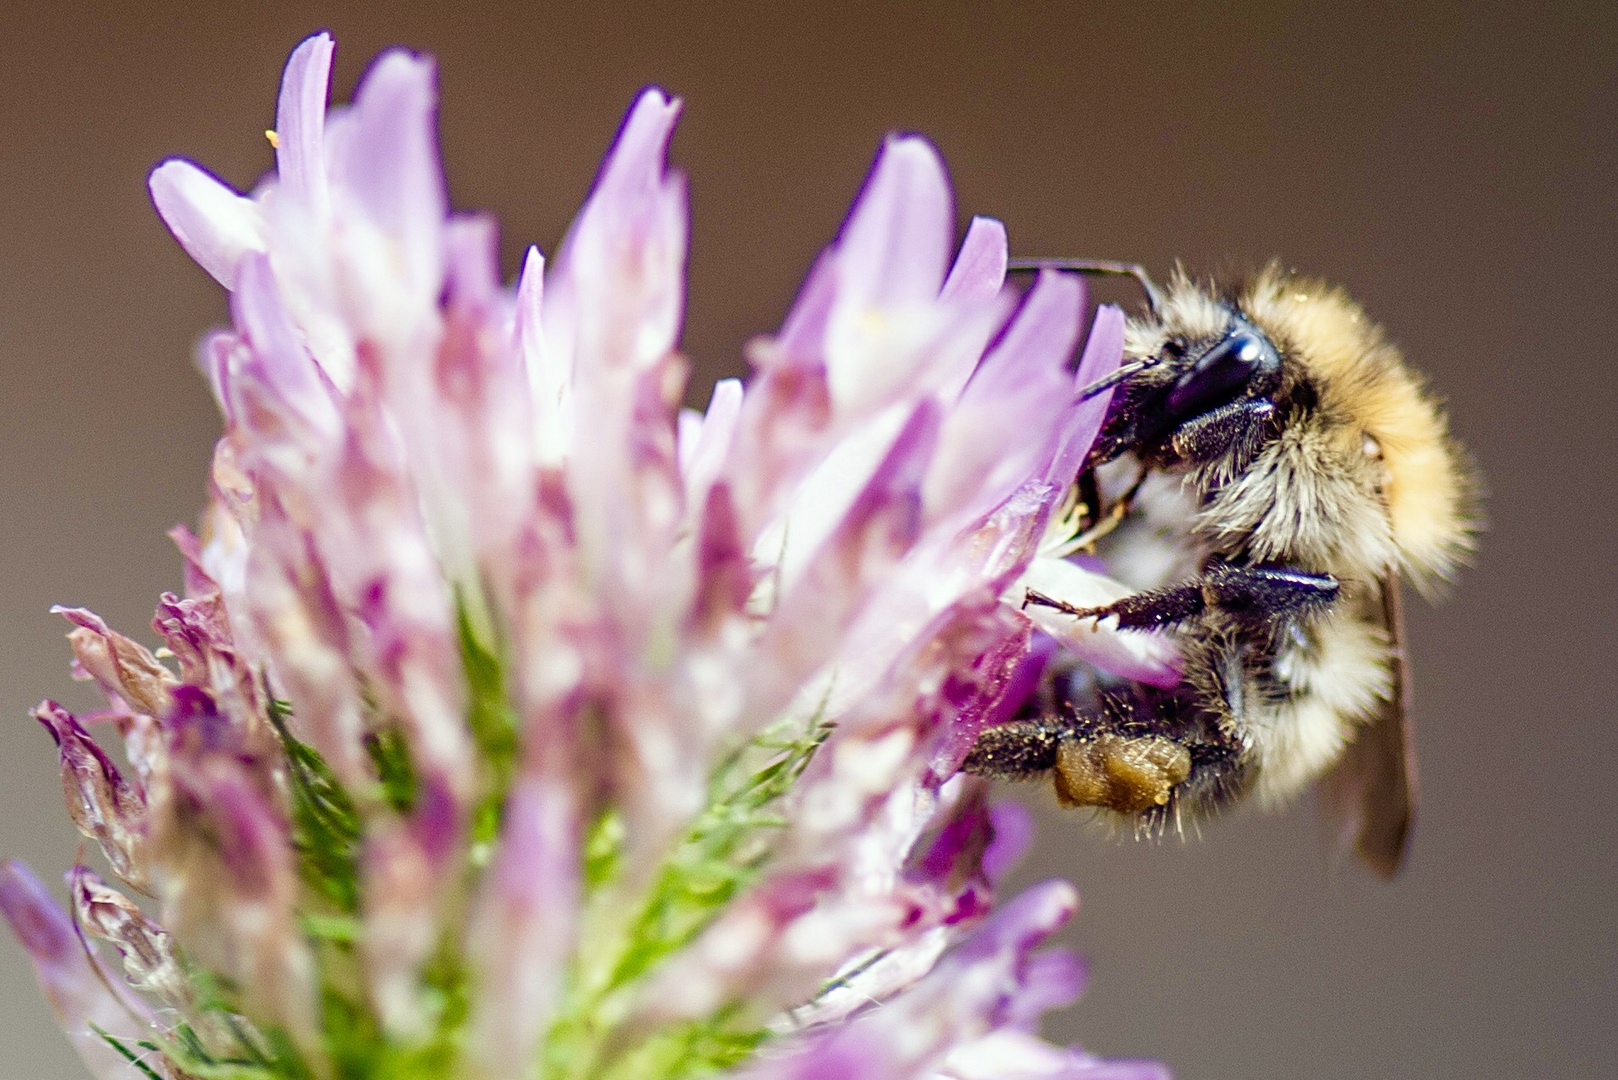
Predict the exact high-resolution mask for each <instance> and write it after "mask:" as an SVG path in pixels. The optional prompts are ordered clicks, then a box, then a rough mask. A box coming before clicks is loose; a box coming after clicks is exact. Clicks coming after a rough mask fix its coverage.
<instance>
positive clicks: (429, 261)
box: [332, 49, 448, 304]
mask: <svg viewBox="0 0 1618 1080" xmlns="http://www.w3.org/2000/svg"><path fill="white" fill-rule="evenodd" d="M434 80H435V74H434V64H433V62H432V61H431V60H428V59H425V58H423V57H419V56H415V55H412V54H411V53H408V52H405V51H404V50H402V49H395V50H393V51H391V52H386V53H383V54H382V56H380V57H378V58H377V60H376V61H375V62H374V63H373V64H372V65H371V68H370V70H369V71H367V72H366V74H365V77H364V78H363V79H362V80H361V82H360V85H359V87H358V88H357V89H356V90H355V93H354V105H353V111H352V113H351V114H350V120H351V123H350V124H349V126H348V127H347V128H346V130H345V131H344V135H343V138H342V139H341V140H338V141H337V142H336V145H335V146H334V147H333V152H334V154H335V155H336V160H334V161H333V162H332V168H333V172H334V174H335V175H336V177H337V179H338V181H339V183H340V184H341V185H342V188H343V190H344V191H345V192H347V193H348V194H349V195H350V196H351V197H352V198H354V199H355V200H356V202H357V203H358V206H359V208H360V209H361V210H362V211H363V212H364V213H365V215H366V216H367V217H368V218H369V220H370V221H371V222H372V223H373V224H374V225H375V226H376V227H377V228H379V229H380V230H381V231H382V232H383V233H384V234H385V235H386V236H387V237H389V238H390V239H391V240H392V242H393V244H394V245H395V246H394V248H393V250H392V251H391V252H390V253H389V254H390V255H391V257H392V258H393V259H394V260H396V261H397V263H398V268H399V270H402V271H403V274H402V283H403V284H404V285H405V286H406V287H407V288H408V289H409V290H410V291H411V294H412V295H413V296H418V297H420V298H421V299H423V300H425V301H426V302H427V303H429V304H430V303H431V302H432V301H433V300H435V299H436V297H437V292H438V284H439V282H440V281H441V280H442V276H443V259H444V250H443V228H444V218H445V217H446V215H447V213H448V202H447V199H446V196H445V192H444V175H443V168H442V166H441V165H440V164H439V160H438V139H437V137H436V134H435V131H434V126H433V122H434V116H435V113H436V111H437V107H438V93H437V90H436V88H435V86H434Z"/></svg>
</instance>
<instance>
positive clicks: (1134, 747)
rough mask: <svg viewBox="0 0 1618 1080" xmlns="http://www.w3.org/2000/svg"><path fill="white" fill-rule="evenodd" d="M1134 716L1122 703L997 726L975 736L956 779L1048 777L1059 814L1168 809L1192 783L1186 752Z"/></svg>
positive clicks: (1105, 702)
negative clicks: (1178, 788) (1065, 810)
mask: <svg viewBox="0 0 1618 1080" xmlns="http://www.w3.org/2000/svg"><path fill="white" fill-rule="evenodd" d="M1132 716H1133V713H1132V710H1131V707H1130V705H1129V704H1128V703H1127V702H1124V701H1120V700H1116V699H1105V700H1103V702H1102V704H1101V708H1100V710H1099V711H1097V712H1089V711H1086V712H1084V713H1068V714H1067V715H1065V716H1061V717H1048V718H1040V719H1024V720H1013V721H1010V722H1009V723H1004V724H997V725H995V726H994V727H991V728H986V729H984V731H983V732H982V733H981V734H980V735H979V736H978V741H977V744H976V745H975V746H973V747H972V752H971V753H970V754H968V755H967V757H966V761H965V762H963V763H962V765H961V771H962V772H966V773H972V774H975V775H978V776H990V777H994V778H996V779H1000V780H1026V779H1030V778H1032V777H1035V776H1041V775H1044V774H1045V773H1051V774H1053V779H1054V780H1055V786H1056V797H1057V800H1058V801H1059V802H1061V803H1062V805H1064V806H1099V807H1105V808H1106V809H1109V810H1116V811H1117V812H1119V813H1121V814H1140V813H1142V812H1145V811H1148V810H1152V809H1154V808H1157V807H1163V806H1167V805H1168V803H1169V800H1170V798H1171V797H1172V793H1173V790H1174V787H1175V785H1176V784H1179V783H1181V782H1183V781H1184V780H1185V779H1186V778H1187V777H1188V776H1190V775H1191V767H1192V751H1191V750H1190V749H1189V748H1188V747H1187V746H1185V745H1183V744H1182V743H1181V742H1180V741H1179V740H1177V739H1175V738H1172V737H1170V736H1167V735H1159V734H1154V733H1152V732H1150V731H1148V730H1145V729H1144V727H1143V726H1142V725H1141V724H1139V723H1138V722H1135V721H1133V720H1132Z"/></svg>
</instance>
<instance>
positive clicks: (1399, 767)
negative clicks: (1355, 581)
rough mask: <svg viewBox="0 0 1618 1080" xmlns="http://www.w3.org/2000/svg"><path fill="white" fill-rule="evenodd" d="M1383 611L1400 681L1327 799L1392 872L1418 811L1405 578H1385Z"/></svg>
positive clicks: (1372, 856)
mask: <svg viewBox="0 0 1618 1080" xmlns="http://www.w3.org/2000/svg"><path fill="white" fill-rule="evenodd" d="M1382 618H1383V625H1384V626H1385V627H1386V629H1387V634H1388V644H1389V647H1390V651H1391V663H1392V668H1393V685H1392V686H1391V687H1390V689H1389V692H1388V699H1387V700H1386V701H1385V702H1382V703H1381V704H1380V706H1379V707H1378V710H1377V712H1376V715H1374V716H1373V717H1372V718H1371V721H1370V722H1369V723H1368V724H1366V725H1365V726H1364V727H1363V728H1361V729H1360V732H1359V735H1358V737H1357V738H1356V739H1355V740H1354V742H1353V743H1351V744H1350V745H1349V747H1348V748H1347V750H1345V751H1344V753H1343V758H1342V760H1341V761H1340V762H1338V764H1337V766H1336V767H1335V768H1334V769H1333V770H1332V771H1331V772H1330V773H1328V774H1327V775H1326V777H1325V778H1324V779H1323V780H1322V781H1321V785H1320V800H1321V806H1322V808H1323V810H1324V812H1325V814H1326V817H1327V821H1328V822H1329V823H1330V825H1331V826H1332V827H1333V831H1334V833H1335V836H1336V839H1337V841H1338V842H1339V843H1340V844H1341V845H1342V846H1343V847H1349V846H1352V847H1353V849H1354V852H1355V853H1356V854H1357V855H1358V856H1359V857H1360V860H1361V861H1362V862H1364V863H1365V864H1366V865H1367V866H1369V867H1370V868H1371V869H1372V870H1374V871H1376V873H1377V874H1378V875H1379V876H1381V877H1384V878H1391V877H1393V876H1394V875H1395V874H1397V873H1398V872H1399V868H1400V866H1401V864H1402V863H1403V862H1404V857H1405V851H1406V850H1407V849H1408V847H1409V844H1410V830H1411V826H1412V825H1413V824H1414V821H1415V816H1416V758H1415V753H1414V746H1413V743H1412V739H1411V725H1410V666H1409V664H1408V662H1407V661H1406V657H1405V647H1404V608H1403V605H1402V603H1401V601H1400V598H1399V579H1398V576H1397V575H1394V574H1390V575H1389V576H1388V577H1387V578H1385V579H1384V580H1383V582H1382Z"/></svg>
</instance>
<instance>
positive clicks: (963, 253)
mask: <svg viewBox="0 0 1618 1080" xmlns="http://www.w3.org/2000/svg"><path fill="white" fill-rule="evenodd" d="M1006 263H1007V252H1006V227H1005V226H1004V225H1003V224H1001V223H1000V222H998V221H996V220H995V219H994V218H989V217H974V218H973V219H972V224H971V225H968V226H967V229H966V239H964V240H962V241H961V250H960V253H959V254H958V255H956V256H955V265H954V266H952V267H950V271H949V277H947V278H945V279H944V288H943V289H942V290H941V291H940V293H939V296H940V298H942V299H944V300H987V299H989V298H990V297H992V296H994V295H995V294H996V293H998V292H999V291H1000V289H1001V287H1002V286H1004V285H1005V283H1006Z"/></svg>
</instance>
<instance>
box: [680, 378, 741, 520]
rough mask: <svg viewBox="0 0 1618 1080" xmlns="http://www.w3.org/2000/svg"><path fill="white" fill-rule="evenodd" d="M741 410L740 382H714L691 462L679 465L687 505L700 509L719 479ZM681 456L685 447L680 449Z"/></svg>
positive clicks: (691, 453)
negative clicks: (680, 466) (683, 478)
mask: <svg viewBox="0 0 1618 1080" xmlns="http://www.w3.org/2000/svg"><path fill="white" fill-rule="evenodd" d="M741 411H742V382H741V380H740V379H720V380H719V381H718V382H716V383H714V388H713V396H712V397H710V398H709V400H708V411H707V413H706V414H705V415H704V416H703V418H702V427H701V429H700V430H699V431H698V432H697V436H698V437H697V439H696V440H695V445H693V446H692V447H691V451H690V460H689V462H688V463H685V464H683V465H682V472H683V473H684V474H685V492H686V500H687V505H690V506H701V505H702V502H703V500H704V499H706V497H707V494H708V488H710V487H711V486H713V482H714V481H715V480H716V479H717V478H718V477H719V473H720V470H721V469H723V467H724V464H725V456H726V455H727V454H728V453H729V452H730V444H731V440H732V439H733V438H734V437H735V435H736V421H737V419H738V417H740V416H741ZM681 452H682V455H683V454H684V447H683V446H682V447H681Z"/></svg>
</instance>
